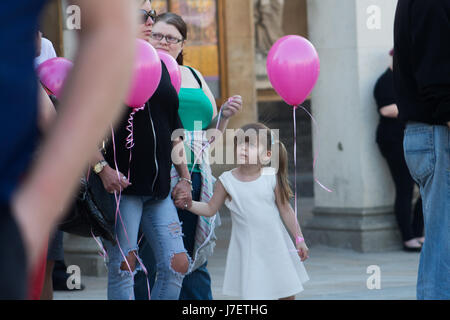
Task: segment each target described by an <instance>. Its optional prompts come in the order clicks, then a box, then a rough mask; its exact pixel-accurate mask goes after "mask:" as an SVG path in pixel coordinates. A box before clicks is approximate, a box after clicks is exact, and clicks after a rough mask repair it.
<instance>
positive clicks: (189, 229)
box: [134, 172, 212, 300]
mask: <svg viewBox="0 0 450 320" xmlns="http://www.w3.org/2000/svg"><path fill="white" fill-rule="evenodd" d="M191 179H192V188H193V191H192V199H193V200H195V201H199V200H200V192H201V188H202V179H201V175H200V173H195V172H194V173H193V174H192V178H191ZM177 211H178V217H179V219H180V221H181V223H182V225H183V227H182V229H183V233H184V237H183V242H184V247H185V248H186V250H187V251H188V253H189V255H190V256H192V254H193V250H194V237H195V231H196V227H197V219H198V217H197V216H195V215H194V214H193V213H191V212H189V211H185V210H179V209H178V210H177ZM139 255H140V256H141V258H142V261H143V262H144V265H145V267H146V268H147V271H148V280H149V283H150V287H151V288H152V287H153V285H154V282H155V279H156V263H155V256H154V253H153V251H152V248H151V246H150V245H149V244H148V242H147V241H146V240H145V237H144V239H143V241H142V242H141V244H140V245H139ZM206 266H207V263H205V264H204V265H202V266H201V267H199V268H198V269H196V270H194V271H193V272H192V273H190V274H188V275H186V276H185V277H184V280H183V284H182V288H181V293H180V300H212V290H211V277H210V275H209V272H208V270H207V269H206ZM146 288H147V282H146V279H145V276H144V275H143V273H142V272H139V273H138V274H137V276H136V283H135V288H134V292H135V294H136V299H137V300H147V299H148V295H147V294H146V290H147V289H146Z"/></svg>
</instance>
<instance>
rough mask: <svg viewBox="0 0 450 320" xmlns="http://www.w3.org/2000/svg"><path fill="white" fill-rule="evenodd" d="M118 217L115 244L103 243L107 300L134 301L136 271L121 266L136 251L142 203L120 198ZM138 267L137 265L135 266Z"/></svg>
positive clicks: (133, 197)
mask: <svg viewBox="0 0 450 320" xmlns="http://www.w3.org/2000/svg"><path fill="white" fill-rule="evenodd" d="M119 208H120V216H118V217H117V221H116V226H115V231H116V232H115V233H116V239H117V242H118V243H116V244H115V245H113V244H112V243H111V242H109V241H106V240H105V241H104V244H105V249H106V252H107V254H108V263H107V266H108V300H134V292H133V285H134V283H133V275H134V274H135V273H136V269H135V270H132V271H133V275H132V274H131V273H130V270H129V269H127V270H122V269H121V264H122V262H124V261H125V257H124V256H127V255H128V254H129V253H130V252H131V251H137V235H138V231H139V224H140V221H141V216H142V208H143V203H142V200H141V198H140V197H137V196H122V198H121V201H120V205H119ZM136 267H138V264H136Z"/></svg>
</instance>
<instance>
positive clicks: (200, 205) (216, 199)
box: [189, 180, 228, 217]
mask: <svg viewBox="0 0 450 320" xmlns="http://www.w3.org/2000/svg"><path fill="white" fill-rule="evenodd" d="M227 196H228V193H227V192H226V190H225V188H224V187H223V184H222V182H220V180H217V182H216V185H215V186H214V194H213V196H212V198H211V200H210V201H209V202H198V201H192V205H191V206H190V207H189V211H190V212H192V213H195V214H196V215H199V216H204V217H212V216H213V215H215V214H216V212H217V211H218V210H219V208H220V207H221V206H222V205H223V204H224V202H225V199H226V197H227Z"/></svg>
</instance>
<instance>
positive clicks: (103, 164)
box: [94, 160, 108, 174]
mask: <svg viewBox="0 0 450 320" xmlns="http://www.w3.org/2000/svg"><path fill="white" fill-rule="evenodd" d="M107 165H108V162H106V161H105V160H102V161H99V162H97V164H96V165H95V166H94V172H95V173H96V174H100V172H102V171H103V169H104V168H105V167H106V166H107Z"/></svg>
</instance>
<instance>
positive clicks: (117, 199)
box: [111, 106, 151, 300]
mask: <svg viewBox="0 0 450 320" xmlns="http://www.w3.org/2000/svg"><path fill="white" fill-rule="evenodd" d="M144 107H145V106H143V107H141V108H137V109H134V110H133V112H132V115H130V118H131V121H130V119H129V120H128V123H130V125H131V127H130V130H129V131H131V133H130V135H131V139H130V140H129V139H128V138H127V148H128V141H130V144H129V146H130V148H129V149H130V164H131V148H132V147H133V146H134V142H133V116H134V114H135V113H136V112H137V111H139V110H142V109H144ZM127 130H128V127H127ZM111 133H112V144H113V151H114V165H115V167H116V173H117V178H118V179H120V172H119V167H118V164H117V156H116V143H115V138H114V129H113V127H112V126H111ZM130 164H129V167H130ZM129 176H130V169H128V179H130V178H129ZM114 197H115V199H116V214H115V222H114V229H115V230H114V232H115V233H116V244H117V246H118V248H119V251H120V254H121V255H122V257H123V259H124V260H123V261H124V262H125V263H126V265H127V267H128V270H129V271H130V274H131V277H132V279H133V281H134V273H133V271H132V270H131V267H130V265H129V263H128V260H127V258H126V256H125V254H124V253H123V250H122V248H121V247H120V243H119V239H118V237H117V217H119V219H120V222H121V224H122V228H123V231H124V233H125V237H126V238H127V241H128V244H129V245H130V246H131V241H130V238H129V237H128V233H127V230H126V227H125V223H124V222H123V219H122V215H121V214H120V209H119V205H120V200H121V198H122V190H120V191H119V195H117V192H116V191H114ZM141 239H142V237H141ZM139 242H140V240H139ZM138 245H139V243H138ZM133 254H134V255H135V257H136V259H137V260H138V262H139V264H140V266H141V268H142V270H143V271H144V273H145V277H146V280H147V290H148V299H149V300H151V294H150V284H149V281H148V272H147V269H146V268H145V265H144V264H143V263H142V260H141V259H140V258H139V257H138V255H137V254H136V253H135V252H133ZM131 298H132V297H131V296H130V300H131Z"/></svg>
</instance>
